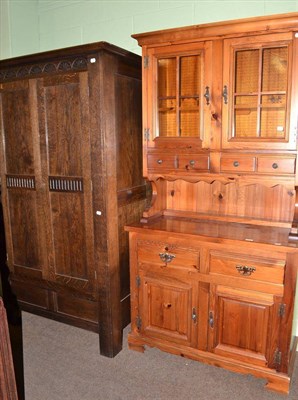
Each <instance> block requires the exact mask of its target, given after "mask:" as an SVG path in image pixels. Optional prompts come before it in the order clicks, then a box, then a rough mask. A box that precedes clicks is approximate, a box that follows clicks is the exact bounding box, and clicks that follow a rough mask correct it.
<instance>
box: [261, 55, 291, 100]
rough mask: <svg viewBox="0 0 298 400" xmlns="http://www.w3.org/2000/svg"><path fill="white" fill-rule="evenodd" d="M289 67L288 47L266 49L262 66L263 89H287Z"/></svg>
mask: <svg viewBox="0 0 298 400" xmlns="http://www.w3.org/2000/svg"><path fill="white" fill-rule="evenodd" d="M287 69H288V49H287V47H277V48H271V49H264V50H263V66H262V91H263V92H265V91H286V90H287Z"/></svg>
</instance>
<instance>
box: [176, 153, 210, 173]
mask: <svg viewBox="0 0 298 400" xmlns="http://www.w3.org/2000/svg"><path fill="white" fill-rule="evenodd" d="M179 169H182V170H184V171H191V172H199V171H200V172H203V171H208V170H209V155H208V154H206V155H205V154H200V155H194V154H189V155H186V154H183V155H180V156H179Z"/></svg>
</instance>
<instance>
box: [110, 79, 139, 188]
mask: <svg viewBox="0 0 298 400" xmlns="http://www.w3.org/2000/svg"><path fill="white" fill-rule="evenodd" d="M141 86H142V82H141V80H140V79H136V78H132V77H129V76H123V75H116V76H115V101H116V105H115V122H116V133H117V134H116V148H115V151H116V154H115V160H114V161H115V162H116V163H117V190H118V191H119V190H123V189H125V188H132V187H135V186H139V185H140V184H142V183H143V178H142V155H143V154H142V151H141V150H140V149H141V148H142V134H141V131H142V113H141V104H142V90H141ZM124 166H125V167H124Z"/></svg>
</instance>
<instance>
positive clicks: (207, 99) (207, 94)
mask: <svg viewBox="0 0 298 400" xmlns="http://www.w3.org/2000/svg"><path fill="white" fill-rule="evenodd" d="M204 97H205V99H206V104H207V106H209V104H210V91H209V86H206V87H205V93H204Z"/></svg>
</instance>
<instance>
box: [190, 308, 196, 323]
mask: <svg viewBox="0 0 298 400" xmlns="http://www.w3.org/2000/svg"><path fill="white" fill-rule="evenodd" d="M191 319H192V320H193V322H194V324H196V323H197V311H196V309H195V307H193V309H192V313H191Z"/></svg>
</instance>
